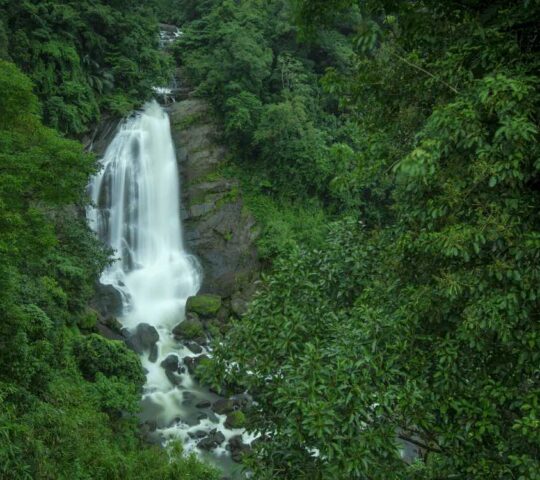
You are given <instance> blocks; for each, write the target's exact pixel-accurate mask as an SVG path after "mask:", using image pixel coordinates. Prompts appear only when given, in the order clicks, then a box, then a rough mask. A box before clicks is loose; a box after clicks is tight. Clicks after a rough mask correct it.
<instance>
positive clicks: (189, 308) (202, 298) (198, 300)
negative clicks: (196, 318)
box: [186, 294, 221, 318]
mask: <svg viewBox="0 0 540 480" xmlns="http://www.w3.org/2000/svg"><path fill="white" fill-rule="evenodd" d="M220 308H221V297H220V296H219V295H211V294H203V295H195V296H193V297H189V298H188V299H187V303H186V313H187V314H188V315H189V314H190V313H196V314H197V315H200V316H201V317H204V318H209V317H213V316H215V315H217V313H218V312H219V309H220Z"/></svg>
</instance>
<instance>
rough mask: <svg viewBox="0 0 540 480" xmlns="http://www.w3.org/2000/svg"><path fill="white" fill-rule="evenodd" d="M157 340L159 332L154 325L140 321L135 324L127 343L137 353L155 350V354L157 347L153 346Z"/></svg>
mask: <svg viewBox="0 0 540 480" xmlns="http://www.w3.org/2000/svg"><path fill="white" fill-rule="evenodd" d="M123 331H124V330H123ZM158 340H159V334H158V332H157V330H156V329H155V327H153V326H152V325H148V324H147V323H140V324H139V325H137V328H136V329H135V332H134V333H133V335H131V336H130V337H129V338H128V340H127V344H128V346H129V347H131V348H132V349H133V350H135V351H136V352H137V353H138V354H142V353H144V352H145V351H150V352H152V353H153V351H154V350H156V355H157V349H156V348H155V347H156V343H157V342H158Z"/></svg>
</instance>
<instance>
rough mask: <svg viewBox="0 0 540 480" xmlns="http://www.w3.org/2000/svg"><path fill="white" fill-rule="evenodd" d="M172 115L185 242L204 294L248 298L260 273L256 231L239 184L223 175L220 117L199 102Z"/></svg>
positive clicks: (188, 102) (178, 106)
mask: <svg viewBox="0 0 540 480" xmlns="http://www.w3.org/2000/svg"><path fill="white" fill-rule="evenodd" d="M170 116H171V133H172V135H173V139H174V141H175V144H176V154H177V155H176V156H177V159H178V162H179V163H180V166H181V169H180V171H181V174H182V185H183V186H184V188H183V189H182V196H183V199H182V201H183V204H184V205H185V206H186V208H185V209H184V211H183V212H182V216H183V219H184V230H185V240H186V244H187V247H188V249H189V250H190V251H191V252H193V253H194V254H195V255H197V257H198V258H199V260H200V261H201V264H202V267H203V270H204V279H203V284H202V288H201V293H215V294H218V295H220V296H221V297H223V298H225V297H229V296H231V295H233V294H234V293H235V292H237V291H240V290H241V291H246V293H247V296H248V297H249V296H250V294H251V293H252V292H253V290H254V289H251V286H252V285H253V282H254V280H256V278H257V277H258V273H259V271H260V264H259V261H258V256H257V251H256V248H255V238H256V231H257V229H256V228H255V223H254V220H253V217H252V216H251V214H250V213H249V212H248V211H247V210H246V209H245V208H244V205H243V201H242V197H241V194H240V189H239V182H238V181H237V180H235V179H228V178H223V177H221V176H220V174H219V169H220V167H221V165H222V164H223V163H224V161H225V159H226V153H227V150H226V148H225V147H224V146H223V145H222V144H221V143H220V142H219V138H220V136H221V132H220V129H219V128H218V126H217V124H216V122H215V121H214V118H215V116H214V115H213V114H212V111H211V108H210V106H209V104H208V103H207V102H205V101H204V100H201V99H196V98H188V99H187V100H184V101H180V102H177V103H175V104H174V105H171V106H170ZM248 290H249V291H248Z"/></svg>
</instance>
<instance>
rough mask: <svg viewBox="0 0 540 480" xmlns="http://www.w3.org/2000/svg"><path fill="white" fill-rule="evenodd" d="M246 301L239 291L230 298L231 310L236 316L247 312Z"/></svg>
mask: <svg viewBox="0 0 540 480" xmlns="http://www.w3.org/2000/svg"><path fill="white" fill-rule="evenodd" d="M247 309H248V303H247V301H246V299H245V298H243V297H242V295H240V294H239V293H236V294H235V295H233V296H232V298H231V310H232V311H233V312H234V313H235V314H236V315H237V316H238V317H241V316H242V315H244V313H246V312H247Z"/></svg>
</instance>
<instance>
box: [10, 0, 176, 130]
mask: <svg viewBox="0 0 540 480" xmlns="http://www.w3.org/2000/svg"><path fill="white" fill-rule="evenodd" d="M152 7H153V5H147V2H112V3H111V2H102V1H98V2H94V1H68V2H59V1H57V0H47V1H37V0H30V1H25V2H1V3H0V13H1V14H2V15H1V16H2V19H3V20H4V21H5V25H6V27H7V28H6V30H7V32H6V34H7V35H6V36H7V40H8V42H7V48H6V54H9V56H10V58H11V59H12V60H13V61H14V62H15V63H16V64H17V65H18V66H19V67H20V68H21V69H22V70H23V71H24V72H25V73H27V74H28V75H29V76H30V78H31V79H32V81H33V82H34V84H35V91H36V93H37V95H38V97H39V98H40V100H41V101H42V103H43V116H44V120H45V122H46V123H47V124H48V125H50V126H52V127H54V128H57V129H59V130H61V131H62V132H66V133H69V134H71V135H74V134H77V135H78V134H81V133H84V132H86V131H87V130H88V129H89V127H90V126H91V125H92V124H93V123H95V122H96V121H97V120H98V119H99V116H100V113H101V112H103V111H109V112H112V113H114V114H120V115H125V114H126V113H127V112H128V111H130V110H132V109H133V107H134V106H135V105H136V104H137V103H139V102H140V101H142V100H144V99H146V98H147V97H148V96H149V95H150V93H151V87H152V86H153V85H156V84H161V83H164V82H166V81H167V80H168V76H169V74H170V61H169V60H168V58H167V56H166V54H164V53H163V52H160V51H159V50H158V37H157V22H156V19H155V17H154V13H153V10H152ZM3 31H4V27H3V24H1V25H0V58H2V57H5V54H2V51H3V45H4V42H3V41H2V38H3V35H2V32H3Z"/></svg>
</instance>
